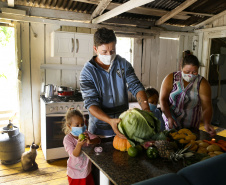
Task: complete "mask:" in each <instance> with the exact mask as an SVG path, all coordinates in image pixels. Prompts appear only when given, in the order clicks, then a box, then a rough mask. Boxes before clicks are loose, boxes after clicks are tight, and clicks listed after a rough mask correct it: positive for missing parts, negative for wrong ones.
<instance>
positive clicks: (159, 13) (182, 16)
mask: <svg viewBox="0 0 226 185" xmlns="http://www.w3.org/2000/svg"><path fill="white" fill-rule="evenodd" d="M74 1H77V2H82V3H89V4H95V5H98V4H99V2H100V0H74ZM120 5H121V4H120V3H112V2H111V3H110V4H109V6H108V7H107V8H106V10H112V9H114V8H116V7H118V6H120ZM168 12H169V11H165V10H160V9H155V8H145V7H137V8H134V9H132V10H129V11H128V13H137V14H143V15H153V16H163V15H165V14H166V13H168ZM189 15H201V16H208V17H212V16H213V14H207V13H198V12H186V11H182V12H180V13H179V14H178V15H175V16H174V17H173V18H175V19H182V20H186V19H188V18H189V17H190V16H189Z"/></svg>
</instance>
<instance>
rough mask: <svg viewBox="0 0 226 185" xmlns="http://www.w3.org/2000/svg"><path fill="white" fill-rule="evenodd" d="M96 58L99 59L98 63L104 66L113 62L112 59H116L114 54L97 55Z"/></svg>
mask: <svg viewBox="0 0 226 185" xmlns="http://www.w3.org/2000/svg"><path fill="white" fill-rule="evenodd" d="M98 57H99V59H100V61H101V62H102V63H103V64H104V65H110V64H111V62H113V61H114V59H115V57H116V54H113V55H101V54H98Z"/></svg>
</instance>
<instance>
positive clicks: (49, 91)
mask: <svg viewBox="0 0 226 185" xmlns="http://www.w3.org/2000/svg"><path fill="white" fill-rule="evenodd" d="M54 91H55V88H54V85H53V84H48V85H45V97H46V98H51V97H53V95H54Z"/></svg>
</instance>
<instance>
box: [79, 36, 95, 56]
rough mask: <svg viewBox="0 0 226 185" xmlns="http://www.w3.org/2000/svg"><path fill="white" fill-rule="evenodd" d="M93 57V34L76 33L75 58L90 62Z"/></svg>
mask: <svg viewBox="0 0 226 185" xmlns="http://www.w3.org/2000/svg"><path fill="white" fill-rule="evenodd" d="M92 56H93V34H83V33H75V57H77V58H85V59H87V60H90V59H91V57H92Z"/></svg>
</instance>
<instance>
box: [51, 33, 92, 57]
mask: <svg viewBox="0 0 226 185" xmlns="http://www.w3.org/2000/svg"><path fill="white" fill-rule="evenodd" d="M51 42H52V43H51V56H54V57H69V58H72V57H76V58H91V57H92V56H93V34H85V33H71V32H53V33H52V34H51Z"/></svg>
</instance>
